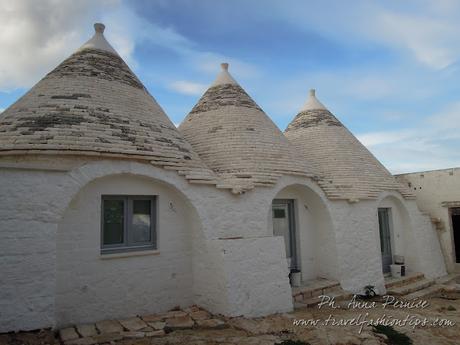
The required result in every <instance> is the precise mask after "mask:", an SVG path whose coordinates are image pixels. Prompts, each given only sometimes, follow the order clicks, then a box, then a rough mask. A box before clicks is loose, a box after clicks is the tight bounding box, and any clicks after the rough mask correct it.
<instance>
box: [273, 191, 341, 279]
mask: <svg viewBox="0 0 460 345" xmlns="http://www.w3.org/2000/svg"><path fill="white" fill-rule="evenodd" d="M273 200H275V203H277V202H279V201H280V200H281V201H289V202H290V203H291V204H292V208H293V214H292V217H293V218H292V220H291V221H292V222H293V223H294V224H293V227H292V228H294V232H295V235H294V236H292V237H293V240H295V243H294V244H293V250H294V251H295V252H296V253H297V258H296V264H297V266H298V267H297V268H298V269H299V270H300V271H301V274H302V280H303V281H308V280H312V279H316V278H327V279H333V280H338V279H339V277H338V260H337V248H336V240H335V233H334V228H333V223H332V220H331V217H330V213H329V210H328V207H327V204H326V202H327V199H325V198H322V197H321V196H320V195H319V194H318V192H317V191H315V190H314V189H313V188H311V187H310V186H307V185H306V184H301V183H294V184H290V185H287V186H285V187H284V188H282V189H281V190H279V191H278V193H277V194H276V195H275V197H274V198H273ZM272 217H273V213H272V209H270V221H269V230H268V231H269V234H274V230H275V232H276V229H274V228H273V226H275V227H276V220H275V221H274V222H272V221H271V220H272ZM274 224H275V225H274ZM275 235H276V234H275ZM285 243H286V242H285ZM291 268H292V267H291Z"/></svg>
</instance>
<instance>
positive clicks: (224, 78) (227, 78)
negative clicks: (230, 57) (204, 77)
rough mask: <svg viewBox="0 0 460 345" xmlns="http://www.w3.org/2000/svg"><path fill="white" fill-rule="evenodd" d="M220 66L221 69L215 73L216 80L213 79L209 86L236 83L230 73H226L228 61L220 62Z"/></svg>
mask: <svg viewBox="0 0 460 345" xmlns="http://www.w3.org/2000/svg"><path fill="white" fill-rule="evenodd" d="M220 67H222V70H221V71H220V73H219V74H218V75H217V78H216V80H214V82H213V83H212V84H211V86H217V85H224V84H234V85H237V84H238V83H237V82H236V81H235V79H233V77H232V76H231V75H230V73H228V63H226V62H223V63H221V64H220Z"/></svg>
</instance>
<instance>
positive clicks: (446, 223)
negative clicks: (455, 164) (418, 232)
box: [397, 168, 460, 272]
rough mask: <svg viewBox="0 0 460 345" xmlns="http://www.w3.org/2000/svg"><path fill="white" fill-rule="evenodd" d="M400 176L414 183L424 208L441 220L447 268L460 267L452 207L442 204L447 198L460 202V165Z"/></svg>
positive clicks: (417, 199) (400, 178)
mask: <svg viewBox="0 0 460 345" xmlns="http://www.w3.org/2000/svg"><path fill="white" fill-rule="evenodd" d="M397 178H398V179H399V180H400V181H401V182H403V183H406V184H409V183H410V188H411V189H412V190H413V192H414V193H415V194H416V196H417V198H416V202H417V205H418V207H419V208H420V210H422V211H423V212H425V213H426V214H428V215H429V216H430V217H433V218H437V219H439V220H440V221H441V222H440V225H441V228H440V229H439V231H438V235H439V239H440V241H441V246H442V250H443V254H444V258H445V262H446V266H447V269H448V271H449V272H454V271H455V270H460V264H457V263H455V254H454V245H453V243H454V242H453V232H452V224H451V220H450V216H449V208H448V207H445V206H443V205H442V204H443V203H444V202H451V203H452V202H454V203H455V202H457V203H458V205H459V206H460V168H452V169H443V170H435V171H424V172H417V173H410V174H402V175H397Z"/></svg>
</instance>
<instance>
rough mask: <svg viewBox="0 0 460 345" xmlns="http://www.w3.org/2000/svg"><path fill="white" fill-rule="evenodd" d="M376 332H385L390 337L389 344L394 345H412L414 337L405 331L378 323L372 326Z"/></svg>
mask: <svg viewBox="0 0 460 345" xmlns="http://www.w3.org/2000/svg"><path fill="white" fill-rule="evenodd" d="M372 327H373V328H374V329H373V330H374V332H375V333H381V334H385V335H386V336H387V337H388V344H392V345H412V339H411V338H409V337H408V336H407V335H405V334H404V333H401V332H398V331H397V330H395V329H394V328H393V327H391V326H383V325H377V326H372Z"/></svg>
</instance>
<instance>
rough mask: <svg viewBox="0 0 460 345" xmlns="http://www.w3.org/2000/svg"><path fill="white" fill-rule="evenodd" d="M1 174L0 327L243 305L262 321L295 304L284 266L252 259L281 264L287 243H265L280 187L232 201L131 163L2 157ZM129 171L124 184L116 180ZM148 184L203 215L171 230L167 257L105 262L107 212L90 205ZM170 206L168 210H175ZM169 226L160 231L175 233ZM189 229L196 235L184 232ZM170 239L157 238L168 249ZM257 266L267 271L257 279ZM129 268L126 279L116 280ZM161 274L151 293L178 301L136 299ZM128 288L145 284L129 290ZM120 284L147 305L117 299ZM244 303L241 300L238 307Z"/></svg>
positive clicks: (223, 194) (219, 193)
mask: <svg viewBox="0 0 460 345" xmlns="http://www.w3.org/2000/svg"><path fill="white" fill-rule="evenodd" d="M0 167H3V168H1V169H0V170H1V173H2V175H1V176H2V181H1V182H2V183H1V184H0V185H1V189H0V193H1V197H2V198H1V202H2V205H1V206H2V207H1V210H2V211H1V212H2V213H3V214H2V215H3V217H2V218H1V223H0V226H1V228H0V230H1V231H0V236H1V238H0V240H1V241H0V253H2V256H1V259H2V263H1V271H2V275H1V277H2V281H1V287H2V291H5V298H3V297H2V298H1V299H0V305H1V306H2V308H1V309H0V310H1V313H0V331H11V330H19V329H23V330H27V329H36V328H41V327H50V326H56V325H62V324H66V323H69V322H76V323H83V322H88V321H90V320H95V319H98V318H106V317H116V316H122V315H125V316H129V315H134V314H138V313H144V312H145V313H147V312H158V311H162V310H165V309H167V308H169V307H170V306H172V305H173V304H174V305H175V304H177V303H183V304H187V303H198V304H201V305H203V306H204V307H206V308H208V309H209V310H210V311H211V312H216V313H224V314H231V315H234V314H236V313H238V310H240V312H241V313H244V314H246V315H262V314H269V313H275V312H281V311H286V310H290V309H292V301H291V300H290V286H289V280H288V277H287V266H286V261H285V260H275V259H273V260H261V257H260V255H259V254H258V253H257V252H254V248H258V250H260V251H261V252H263V253H265V256H264V258H271V257H273V258H277V257H280V256H282V255H281V253H283V252H284V247H283V243H282V242H281V241H279V239H276V238H273V237H272V236H267V221H268V219H267V212H268V209H269V207H271V206H270V205H271V200H272V199H273V196H274V195H272V193H273V190H271V189H268V188H267V189H264V188H261V189H260V191H261V193H248V194H246V195H242V196H235V195H232V194H231V193H230V192H228V191H226V190H224V191H222V190H218V189H216V188H215V187H211V186H203V185H192V184H190V183H188V182H187V181H185V179H183V178H182V177H180V176H178V175H177V174H176V173H175V172H172V171H166V170H163V169H159V168H156V167H154V166H151V165H148V164H141V163H135V162H128V161H122V160H99V161H98V160H89V159H87V160H82V159H76V158H72V159H60V160H59V161H55V160H53V159H52V158H40V159H35V158H21V159H14V158H10V159H3V160H2V161H1V162H0ZM6 167H8V168H6ZM11 167H14V169H12V168H11ZM120 174H123V175H124V177H123V180H118V178H119V177H120ZM116 176H119V177H116ZM125 177H126V179H125ZM120 178H121V177H120ZM146 179H148V180H149V181H150V182H148V181H146ZM125 180H126V183H125V182H124V181H125ZM158 181H161V183H159V182H158ZM160 185H163V186H164V185H166V187H162V186H160ZM149 188H150V191H152V192H153V191H157V190H158V191H161V192H162V193H164V195H165V200H167V199H168V198H169V199H171V198H173V199H174V201H175V202H176V203H177V204H178V205H179V206H178V207H179V210H182V209H183V210H185V209H187V210H191V209H192V210H193V209H195V210H196V214H193V212H192V215H190V214H189V217H191V218H192V221H191V222H189V221H188V220H180V221H177V223H174V225H173V226H171V228H170V230H171V231H172V232H171V234H170V237H169V240H168V242H166V243H167V244H168V246H167V247H166V248H165V250H164V251H163V252H162V251H161V248H160V254H159V255H158V256H154V255H152V256H140V257H128V258H117V259H112V260H102V259H101V258H100V257H99V256H98V248H99V245H100V237H99V234H100V233H99V231H97V225H96V222H95V221H93V219H92V218H93V217H95V218H98V217H99V210H100V208H98V211H94V210H93V209H94V207H95V202H94V199H95V198H96V197H97V199H98V200H100V193H102V191H112V193H113V194H117V193H119V191H120V190H123V191H124V192H127V193H128V192H129V193H131V192H140V191H142V190H143V191H144V192H145V190H149ZM162 188H164V189H162ZM174 191H176V192H174ZM179 191H180V192H179ZM144 192H143V193H144ZM143 193H142V194H143ZM178 195H180V197H179V196H178ZM161 199H162V198H160V200H161ZM180 200H182V201H180ZM186 205H188V206H186ZM166 206H167V205H166ZM162 207H163V209H164V210H165V212H166V214H168V212H170V211H169V209H167V208H166V209H165V205H163V206H162ZM91 210H93V211H91ZM187 212H188V211H187ZM87 213H89V215H88V214H87ZM85 215H86V216H85ZM161 216H162V215H160V217H161ZM163 216H164V212H163ZM80 217H81V218H80ZM79 218H80V219H81V228H79V225H78V224H79V223H78V222H79V220H78V219H79ZM167 223H168V224H167V225H164V227H165V228H164V229H163V231H168V230H169V228H167V226H169V222H167ZM184 224H186V225H187V229H186V230H187V231H190V234H187V236H186V233H185V232H186V230H184V227H183V226H184ZM58 225H59V232H58V231H57V229H58ZM95 232H96V233H95ZM167 236H169V235H167ZM234 237H239V238H240V239H239V240H238V241H239V243H238V248H235V247H233V244H234V243H236V242H232V240H231V239H229V238H234ZM165 238H166V239H168V237H164V235H162V234H161V233H160V239H159V240H160V243H162V240H164V239H165ZM255 241H257V245H254V243H255ZM56 243H58V251H57V256H58V265H56ZM190 248H192V249H191V252H192V255H191V260H190V259H189V261H188V263H187V262H186V261H187V260H186V259H187V258H190V256H189V255H188V254H181V253H179V252H182V251H185V252H186V251H189V252H190ZM68 251H70V252H71V253H72V254H74V256H75V259H78V260H73V258H72V257H71V255H70V253H69V252H68ZM187 255H188V256H187ZM61 257H62V259H61ZM65 260H69V262H67V261H66V262H64V261H65ZM77 262H78V263H79V265H77ZM167 262H168V265H167ZM155 263H156V264H158V267H159V268H158V267H155ZM150 267H151V270H150V269H149V268H150ZM235 267H239V268H238V270H235ZM136 269H137V271H134V270H136ZM255 269H257V270H259V271H260V272H264V274H263V275H258V276H257V279H255V277H254V274H253V273H254V270H255ZM120 270H123V271H126V272H127V273H125V274H122V275H121V276H120V277H118V276H117V272H119V271H120ZM56 272H57V273H56ZM173 273H176V276H175V277H172V274H173ZM105 274H106V275H105ZM156 274H162V280H165V281H164V282H161V281H160V280H156V281H155V286H152V287H150V292H152V293H156V292H158V291H160V290H162V289H164V288H165V287H167V288H168V290H167V291H168V293H170V294H171V297H170V298H169V297H167V296H166V295H165V291H162V293H161V297H163V298H164V299H166V301H163V300H162V301H161V302H160V301H159V299H161V297H160V296H158V297H155V296H150V298H151V299H152V300H153V301H146V299H145V297H144V296H145V295H141V296H138V295H139V294H142V293H141V290H144V289H143V288H144V287H145V284H144V283H142V282H143V281H144V280H143V279H145V277H144V278H141V275H145V276H146V277H147V278H146V279H147V280H150V281H152V280H153V279H154V277H156ZM123 278H124V279H123ZM131 281H132V282H133V283H137V284H139V286H137V285H136V284H134V285H135V286H134V287H132V284H131ZM185 281H187V285H186V287H187V289H188V291H185V288H183V287H178V288H173V287H172V285H173V283H174V282H179V284H183V283H184V282H185ZM237 281H240V282H242V283H241V284H238V283H236V282H237ZM110 283H113V284H114V286H113V287H111V286H110ZM117 284H119V286H120V288H123V291H124V294H125V295H126V296H127V294H128V293H129V291H131V290H130V289H134V291H136V293H135V294H134V298H139V299H140V300H139V301H134V302H132V303H129V304H125V305H122V303H120V302H119V301H114V302H113V303H110V300H112V299H116V298H119V297H120V296H122V295H123V293H121V292H119V291H116V289H115V288H116V285H117ZM123 284H124V285H123ZM235 284H236V285H235ZM128 285H129V286H130V287H129V288H127V286H128ZM107 289H109V290H108V291H109V293H108V294H107V296H105V294H106V293H107ZM261 291H263V293H261ZM182 294H183V295H182ZM248 294H249V296H251V298H248ZM179 295H182V297H180V296H179ZM168 296H169V295H168ZM288 296H289V299H288ZM131 297H133V296H130V299H131ZM176 297H177V298H176ZM256 297H257V298H256ZM156 298H158V299H156ZM55 301H56V303H55ZM98 301H100V302H98ZM154 301H156V302H157V303H154ZM173 301H174V303H173ZM243 301H244V305H238V303H243ZM104 302H105V303H104ZM92 303H94V305H90V304H92ZM103 303H104V307H102V304H103ZM107 303H108V304H107ZM80 304H81V308H80V307H79V305H80ZM72 305H73V306H74V308H72V310H69V309H70V306H72ZM261 306H264V307H263V308H262V307H261ZM87 307H88V308H89V309H88V308H87ZM98 307H99V308H98Z"/></svg>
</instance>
